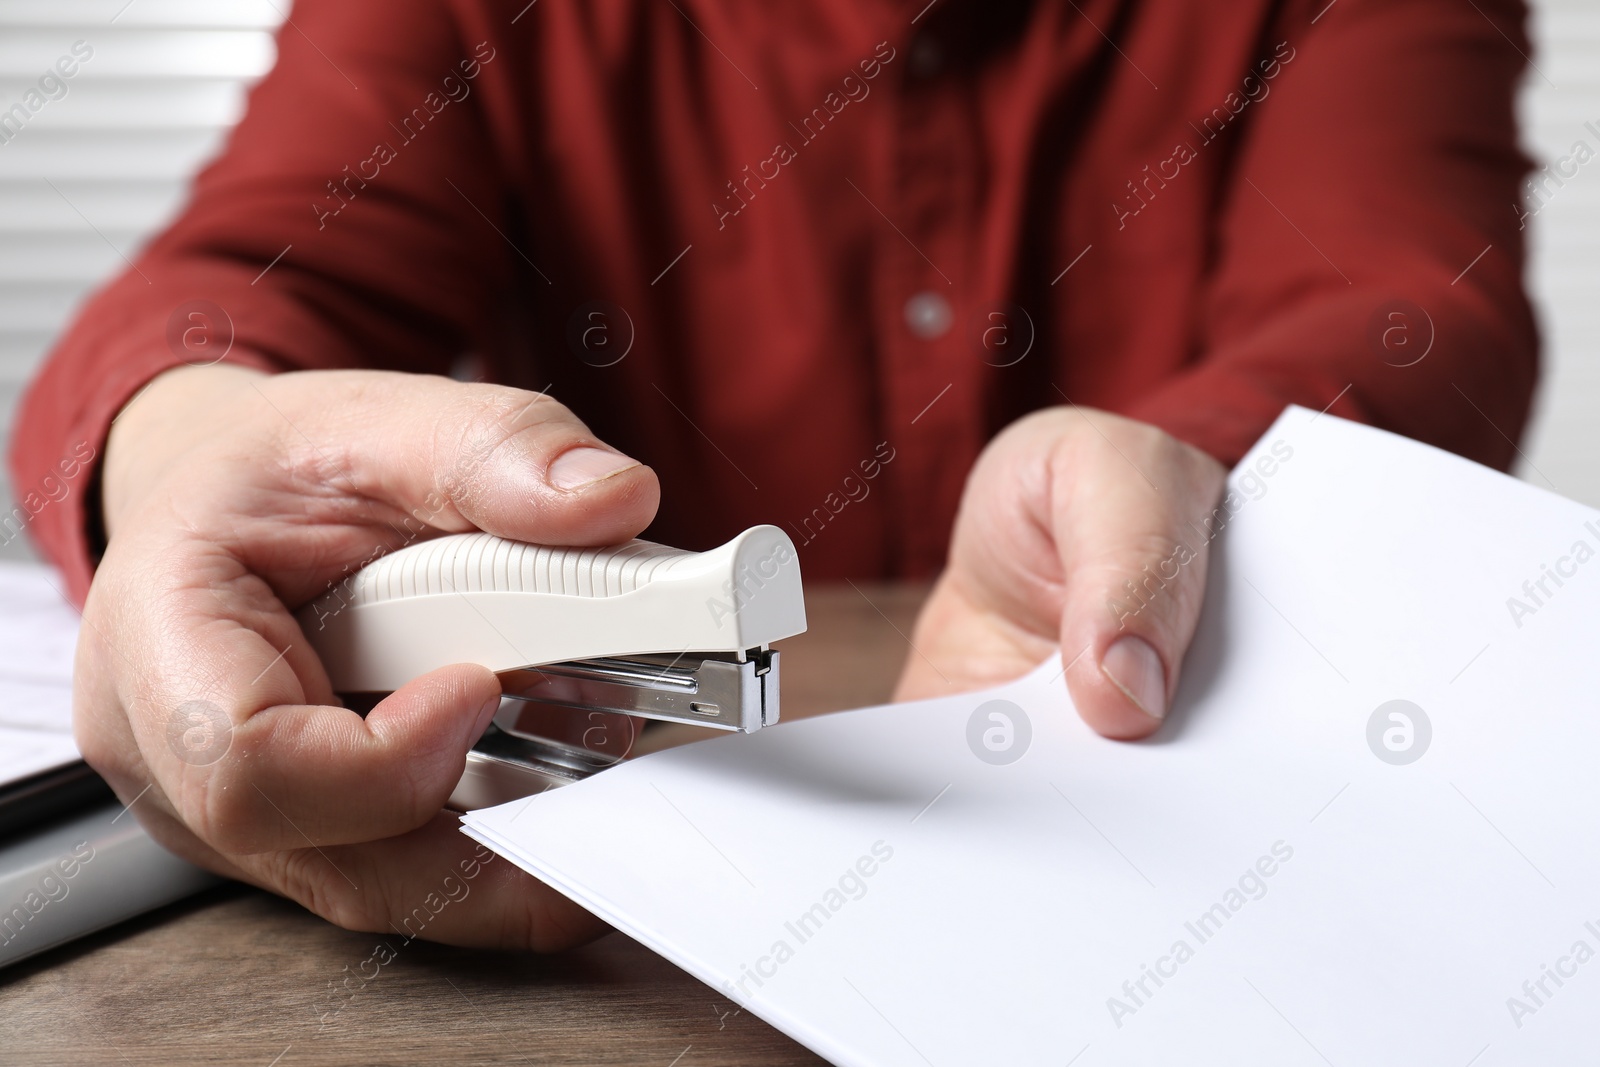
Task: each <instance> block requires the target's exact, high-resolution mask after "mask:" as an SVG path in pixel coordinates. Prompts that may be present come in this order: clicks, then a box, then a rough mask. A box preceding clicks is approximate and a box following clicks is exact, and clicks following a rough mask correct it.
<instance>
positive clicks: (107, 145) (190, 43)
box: [0, 0, 1600, 558]
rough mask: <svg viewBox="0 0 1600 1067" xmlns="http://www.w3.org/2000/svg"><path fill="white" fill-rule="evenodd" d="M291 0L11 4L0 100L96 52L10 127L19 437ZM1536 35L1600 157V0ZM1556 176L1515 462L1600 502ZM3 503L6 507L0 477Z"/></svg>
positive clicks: (0, 174)
mask: <svg viewBox="0 0 1600 1067" xmlns="http://www.w3.org/2000/svg"><path fill="white" fill-rule="evenodd" d="M1462 2H1470V0H1462ZM288 3H289V0H0V112H3V111H4V110H5V109H7V108H9V107H10V106H11V105H12V104H14V103H16V102H17V101H19V100H21V99H22V97H23V94H25V93H26V92H27V91H28V90H29V89H30V88H33V87H36V86H37V85H38V83H39V78H40V75H41V74H43V73H44V72H45V71H46V70H47V69H48V68H51V67H53V66H54V64H55V62H56V60H57V59H58V58H60V57H61V56H63V55H67V54H69V52H70V50H71V47H72V45H73V43H74V42H76V41H84V42H86V43H87V44H88V45H89V46H90V47H92V49H93V55H92V57H91V58H90V59H88V60H87V61H84V62H82V63H81V66H80V69H79V71H78V73H77V74H76V76H74V77H73V78H72V79H70V81H68V82H67V83H66V86H67V92H66V95H64V96H62V97H60V98H59V99H53V100H49V101H48V102H47V103H46V104H45V105H44V106H43V107H42V108H40V109H39V111H38V112H37V113H36V114H33V115H32V116H30V117H29V119H28V121H27V123H26V125H25V126H24V127H23V128H21V129H20V130H16V131H15V132H13V131H12V130H11V129H10V128H9V127H7V126H3V125H0V432H3V433H4V434H5V436H6V438H7V439H9V437H10V431H11V424H12V412H13V409H14V408H15V406H16V402H17V398H18V396H19V394H20V393H21V390H22V387H23V384H24V383H25V382H26V381H27V379H28V377H29V375H30V374H32V372H33V369H34V367H35V366H37V364H38V362H39V361H40V360H41V359H42V358H43V357H44V354H45V352H46V351H47V350H48V349H49V347H50V344H51V341H52V339H53V338H54V336H55V335H56V333H57V332H58V331H59V330H60V329H61V328H62V326H63V325H64V323H65V322H66V320H67V319H68V317H69V316H70V315H71V313H72V310H73V309H74V308H75V307H76V306H77V304H78V303H79V302H80V301H81V300H82V299H83V297H84V296H85V294H86V293H87V292H88V291H89V290H90V289H91V288H93V287H94V286H95V285H96V284H98V283H99V282H100V281H101V280H102V279H104V278H106V277H107V276H108V275H110V274H112V273H114V272H116V271H118V270H120V269H122V268H123V266H124V264H125V262H126V260H127V259H128V258H129V257H131V256H132V255H133V254H134V252H135V251H136V250H137V248H138V247H139V245H140V243H141V242H142V241H144V240H145V239H146V238H147V237H148V236H149V235H150V234H151V233H153V232H154V231H156V230H157V229H159V228H160V227H161V226H162V225H163V223H164V222H165V221H166V220H167V219H168V218H170V217H171V216H172V214H173V213H174V212H175V211H177V209H178V208H179V206H180V204H181V202H182V199H183V195H184V189H185V187H186V184H187V182H188V180H189V178H190V176H191V175H192V174H193V173H194V171H195V170H196V169H197V168H198V167H199V166H200V165H201V164H202V163H203V162H204V161H205V160H206V159H207V158H208V157H209V156H211V155H212V154H213V153H214V152H215V151H216V150H217V149H218V147H219V146H220V144H221V140H222V138H223V137H224V136H225V134H226V132H227V130H228V128H229V127H230V126H231V125H232V124H233V122H235V121H236V120H237V118H238V116H239V114H240V112H241V109H242V108H243V106H244V96H245V92H246V90H247V89H248V87H249V86H250V84H251V83H252V82H254V81H255V80H256V79H257V78H259V77H261V76H262V75H263V74H265V73H266V72H267V70H268V69H269V68H270V67H271V66H272V58H273V47H272V39H271V35H272V32H273V30H274V29H275V28H276V27H277V25H278V23H279V22H280V21H281V20H282V18H283V16H284V14H285V12H286V11H287V8H288ZM1533 36H1534V41H1535V45H1536V51H1535V52H1534V54H1533V56H1532V59H1533V62H1534V64H1535V68H1534V69H1531V70H1530V71H1529V72H1528V77H1527V80H1526V82H1525V85H1524V89H1523V93H1522V97H1521V100H1520V110H1521V114H1522V118H1523V124H1524V143H1525V146H1526V148H1527V151H1528V152H1529V154H1530V155H1532V156H1533V157H1534V159H1535V161H1536V164H1537V165H1539V166H1544V165H1546V164H1554V163H1555V162H1557V161H1558V160H1560V159H1562V158H1563V157H1567V156H1570V155H1572V153H1573V149H1574V145H1575V143H1576V142H1579V141H1582V142H1585V143H1586V144H1587V145H1588V148H1589V150H1590V151H1592V152H1593V153H1595V154H1596V155H1600V133H1597V132H1595V131H1600V5H1595V4H1594V2H1593V0H1542V2H1540V0H1536V2H1535V3H1534V22H1533ZM1585 123H1593V125H1594V130H1590V129H1588V128H1586V127H1585ZM1571 171H1572V167H1571V166H1570V165H1569V166H1568V168H1567V172H1568V174H1569V175H1570V174H1571ZM1536 177H1537V175H1536ZM1559 181H1560V183H1561V184H1559V185H1558V184H1557V181H1556V180H1554V179H1552V180H1547V181H1545V182H1543V183H1542V186H1541V192H1540V194H1539V199H1538V201H1533V200H1530V201H1529V203H1528V205H1527V206H1528V208H1529V209H1530V210H1531V209H1532V208H1534V207H1535V206H1537V207H1538V212H1537V215H1536V216H1534V217H1532V218H1530V220H1529V228H1530V229H1531V231H1532V250H1533V256H1532V263H1531V269H1530V273H1529V284H1530V286H1531V287H1532V290H1533V294H1534V300H1535V303H1536V305H1537V307H1538V310H1539V315H1540V321H1541V325H1542V328H1543V331H1544V340H1545V373H1544V378H1543V381H1542V383H1541V386H1540V390H1539V396H1538V400H1537V402H1536V403H1537V406H1536V411H1535V418H1534V424H1533V429H1532V431H1531V433H1530V434H1529V436H1528V438H1527V439H1526V440H1525V441H1524V442H1523V445H1522V451H1523V453H1524V458H1523V460H1522V461H1521V463H1520V464H1519V465H1518V468H1517V471H1516V473H1517V474H1518V475H1520V476H1521V477H1524V478H1527V479H1529V480H1530V481H1533V482H1536V483H1538V484H1541V485H1545V486H1546V487H1553V488H1555V489H1556V490H1557V491H1559V492H1560V493H1562V494H1563V495H1565V496H1569V497H1572V498H1574V499H1577V500H1580V501H1583V502H1584V503H1586V504H1589V505H1591V506H1597V507H1600V358H1596V357H1597V356H1600V159H1597V160H1596V161H1595V163H1594V164H1592V165H1589V166H1585V167H1582V168H1581V169H1578V171H1577V173H1576V175H1575V176H1570V177H1560V178H1559ZM1506 209H1507V210H1508V211H1509V210H1511V206H1510V205H1507V208H1506ZM0 506H3V508H4V509H5V511H7V512H8V511H9V510H10V508H11V506H12V505H11V494H10V487H9V485H8V484H6V482H5V481H4V475H3V474H0ZM29 554H30V549H29V547H28V545H27V543H26V540H25V539H24V538H17V539H14V540H12V541H10V542H9V543H8V544H5V545H3V546H0V558H25V557H27V556H28V555H29Z"/></svg>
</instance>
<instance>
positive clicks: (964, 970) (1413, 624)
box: [464, 408, 1600, 1067]
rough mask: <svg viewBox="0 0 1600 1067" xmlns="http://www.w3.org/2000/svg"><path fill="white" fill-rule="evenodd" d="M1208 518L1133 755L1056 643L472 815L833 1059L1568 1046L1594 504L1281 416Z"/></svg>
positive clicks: (1597, 685) (633, 929)
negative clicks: (964, 681)
mask: <svg viewBox="0 0 1600 1067" xmlns="http://www.w3.org/2000/svg"><path fill="white" fill-rule="evenodd" d="M1137 476H1138V475H1137V474H1136V473H1135V472H1132V471H1130V477H1137ZM1224 506H1225V509H1226V511H1227V512H1228V513H1229V517H1228V518H1227V520H1226V523H1225V528H1224V529H1223V530H1222V532H1221V533H1220V535H1219V536H1217V537H1216V538H1215V540H1214V541H1213V542H1212V548H1213V555H1212V559H1211V568H1212V569H1211V574H1210V580H1209V585H1208V592H1207V600H1206V606H1205V609H1204V615H1203V618H1202V620H1201V622H1200V626H1199V632H1198V636H1197V637H1196V639H1195V643H1194V646H1193V648H1192V649H1191V651H1190V653H1189V656H1188V659H1187V661H1186V664H1185V667H1184V673H1183V679H1182V684H1181V687H1180V691H1179V693H1178V696H1177V699H1176V701H1175V705H1174V709H1173V711H1172V713H1171V715H1170V716H1169V721H1168V722H1167V723H1166V724H1165V725H1164V726H1163V728H1162V730H1161V732H1160V734H1159V735H1158V736H1157V737H1156V738H1154V739H1153V740H1151V741H1148V742H1144V743H1138V744H1125V743H1117V742H1113V741H1107V740H1104V739H1102V738H1099V737H1097V736H1095V735H1094V734H1093V733H1092V732H1091V731H1089V730H1088V729H1087V728H1086V727H1084V726H1083V725H1082V723H1081V722H1080V721H1079V719H1078V718H1077V716H1076V715H1075V713H1074V712H1073V710H1072V708H1071V706H1070V703H1069V700H1068V697H1067V693H1066V689H1065V685H1064V683H1063V681H1062V679H1061V677H1060V673H1061V668H1060V665H1059V662H1056V661H1053V662H1051V663H1047V664H1045V665H1042V666H1041V667H1040V668H1039V669H1038V670H1037V671H1036V672H1035V673H1033V674H1032V675H1031V676H1029V677H1027V678H1024V679H1022V680H1020V681H1018V682H1015V683H1012V684H1010V685H1008V686H1005V687H1002V688H1000V689H996V690H993V691H989V692H985V693H973V694H964V695H960V696H951V697H945V698H940V699H935V700H929V701H925V702H921V703H917V704H905V705H898V706H890V707H882V708H869V709H865V710H861V711H854V712H846V713H843V714H838V715H830V716H826V717H823V718H819V719H812V720H807V721H802V722H795V723H791V724H787V725H779V726H778V727H776V728H775V729H772V730H763V731H761V732H759V733H757V734H754V735H750V736H730V737H726V738H720V739H717V740H713V741H708V742H705V743H702V744H695V745H690V746H688V747H685V748H679V749H674V750H671V751H667V752H663V753H660V754H657V755H652V756H647V757H643V758H641V759H639V760H637V761H632V762H629V763H624V764H622V765H619V766H617V767H615V768H613V769H610V770H607V771H604V772H602V773H600V774H599V775H597V776H596V777H594V778H592V779H590V780H588V781H585V782H582V783H579V784H577V785H574V786H570V787H567V788H564V789H560V790H554V791H551V792H548V793H544V794H540V795H538V796H535V797H532V798H529V799H527V800H522V801H517V802H514V803H511V804H506V805H503V806H500V807H496V808H491V809H486V810H483V811H479V812H474V813H472V814H470V815H468V816H466V817H465V820H464V828H465V830H466V832H467V833H469V834H470V835H472V836H473V837H475V838H478V839H479V840H481V841H483V842H485V843H486V844H488V845H490V846H491V847H493V848H494V849H495V850H496V851H498V852H500V853H502V854H503V855H505V856H507V857H509V858H510V859H511V860H512V861H513V862H515V863H516V864H518V865H519V866H521V867H523V868H525V869H526V870H528V871H530V872H531V873H533V874H534V875H536V876H538V877H539V878H541V879H543V880H545V881H546V882H549V883H550V884H551V885H553V886H555V887H556V888H557V889H559V890H560V891H561V892H563V893H565V894H566V895H568V896H570V897H572V898H573V899H574V900H576V901H578V902H579V903H581V904H583V905H584V906H585V907H587V908H589V909H590V910H592V911H594V912H595V913H597V914H598V915H600V916H601V917H603V918H604V919H606V920H607V921H609V922H610V923H612V924H613V925H615V926H616V927H618V928H619V929H621V930H623V931H625V932H626V933H628V934H629V935H631V936H632V937H634V938H637V939H638V940H640V941H642V942H644V943H645V944H646V945H648V946H650V947H651V948H653V949H655V950H656V951H658V952H660V953H661V954H662V955H664V956H666V957H667V958H669V959H671V960H673V961H674V962H676V963H677V964H679V965H680V966H682V967H683V968H684V969H686V970H688V971H689V972H690V973H692V974H694V975H696V976H697V977H699V978H700V979H701V980H703V981H704V982H706V983H707V984H708V985H710V986H711V987H712V989H713V990H714V992H713V993H712V994H710V995H711V996H712V997H714V998H716V999H718V1001H719V1003H724V1004H729V1005H730V1006H731V1004H737V1005H740V1006H742V1007H743V1008H744V1009H745V1010H748V1011H751V1012H753V1013H755V1014H757V1015H759V1016H761V1017H762V1018H764V1019H766V1020H768V1021H769V1022H770V1023H772V1024H773V1025H774V1026H776V1027H778V1028H779V1029H781V1030H783V1031H784V1032H786V1033H788V1034H790V1035H791V1036H793V1037H794V1038H795V1039H796V1040H798V1041H800V1042H802V1043H803V1044H805V1045H807V1046H809V1047H810V1048H812V1049H814V1050H815V1051H817V1052H818V1053H819V1054H821V1055H823V1056H825V1057H827V1058H828V1059H830V1060H832V1061H834V1062H835V1063H838V1064H846V1065H866V1064H880V1065H881V1064H893V1065H937V1067H944V1065H947V1064H950V1065H954V1064H1000V1063H1003V1064H1053V1065H1057V1067H1060V1065H1062V1064H1069V1063H1070V1064H1073V1065H1074V1067H1102V1065H1132V1064H1154V1063H1184V1064H1190V1065H1212V1064H1214V1065H1228V1067H1233V1065H1236V1064H1241V1063H1248V1064H1266V1063H1271V1064H1280V1065H1295V1064H1306V1065H1313V1064H1337V1065H1339V1067H1347V1065H1357V1064H1360V1065H1373V1064H1406V1065H1411V1064H1421V1063H1427V1064H1446V1065H1459V1067H1465V1065H1467V1064H1472V1065H1474V1067H1495V1065H1499V1064H1520V1063H1571V1062H1577V1061H1578V1059H1580V1058H1582V1057H1580V1056H1579V1055H1578V1054H1577V1050H1588V1049H1590V1048H1591V1046H1592V1043H1593V1040H1594V1036H1593V1025H1592V1021H1593V1019H1594V1017H1595V1012H1596V1009H1597V1007H1600V834H1597V833H1596V832H1595V822H1596V812H1597V811H1600V774H1597V768H1600V709H1597V707H1596V704H1597V701H1600V697H1597V694H1600V655H1596V653H1595V642H1596V635H1597V634H1600V625H1597V624H1600V512H1595V511H1592V510H1590V509H1588V508H1584V507H1581V506H1579V505H1577V504H1574V503H1571V502H1568V501H1565V500H1563V499H1561V498H1559V497H1557V496H1555V495H1553V494H1551V493H1548V492H1545V491H1542V490H1540V489H1538V488H1535V487H1533V486H1530V485H1526V484H1524V483H1521V482H1518V481H1516V480H1514V479H1512V478H1509V477H1506V476H1504V475H1500V474H1497V473H1495V472H1492V471H1489V470H1487V469H1485V468H1482V467H1479V466H1476V465H1474V464H1472V463H1469V462H1467V461H1465V460H1463V459H1460V458H1457V457H1455V456H1451V455H1448V454H1445V453H1443V452H1439V451H1436V450H1434V449H1431V448H1428V447H1426V446H1423V445H1420V444H1416V443H1414V442H1410V441H1406V440H1403V439H1400V438H1397V437H1394V436H1391V435H1389V434H1386V433H1383V432H1380V431H1377V430H1373V429H1369V428H1363V427H1359V426H1356V425H1353V424H1350V423H1347V422H1343V421H1341V420H1339V419H1337V418H1335V417H1333V416H1329V415H1321V416H1318V415H1316V414H1315V413H1312V412H1309V411H1305V410H1303V409H1299V408H1291V409H1289V410H1288V411H1287V412H1285V414H1284V415H1283V416H1282V418H1280V419H1279V421H1278V422H1277V423H1276V424H1275V425H1274V426H1273V427H1272V429H1271V430H1270V431H1269V432H1268V433H1267V435H1266V436H1265V437H1264V438H1263V439H1262V440H1261V441H1260V442H1259V443H1258V444H1257V445H1256V447H1255V449H1254V450H1253V451H1252V453H1251V454H1250V455H1249V456H1248V457H1246V459H1245V460H1244V461H1243V462H1241V463H1240V464H1239V466H1238V467H1237V468H1236V469H1235V471H1234V472H1233V474H1232V476H1231V478H1230V482H1229V494H1228V496H1227V498H1226V499H1225V501H1224ZM1197 518H1198V517H1197ZM1214 525H1215V524H1214V523H1206V522H1200V523H1198V524H1197V526H1196V529H1195V531H1194V540H1193V541H1192V542H1191V547H1198V543H1199V542H1200V541H1202V540H1204V539H1206V538H1207V537H1208V536H1209V534H1210V533H1211V528H1212V527H1213V526H1214ZM1138 577H1139V576H1133V575H1130V578H1138ZM1151 595H1161V594H1160V593H1159V591H1156V592H1153V593H1152V594H1151Z"/></svg>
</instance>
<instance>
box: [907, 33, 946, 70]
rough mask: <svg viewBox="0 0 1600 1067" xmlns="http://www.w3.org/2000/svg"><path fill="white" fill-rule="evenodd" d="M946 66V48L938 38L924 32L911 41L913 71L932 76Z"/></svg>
mask: <svg viewBox="0 0 1600 1067" xmlns="http://www.w3.org/2000/svg"><path fill="white" fill-rule="evenodd" d="M943 66H944V49H943V48H942V47H941V46H940V44H939V42H938V40H937V39H935V38H933V37H930V36H927V35H926V34H924V35H923V36H921V37H918V38H917V39H916V40H915V41H913V42H912V43H911V73H912V74H914V75H915V76H916V77H918V78H931V77H933V76H934V75H935V74H937V73H939V70H940V68H942V67H943Z"/></svg>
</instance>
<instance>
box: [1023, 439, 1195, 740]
mask: <svg viewBox="0 0 1600 1067" xmlns="http://www.w3.org/2000/svg"><path fill="white" fill-rule="evenodd" d="M1108 429H1112V428H1111V427H1108ZM1079 444H1080V446H1082V445H1084V444H1087V446H1088V447H1089V448H1090V449H1091V450H1092V449H1095V448H1098V447H1102V446H1103V447H1105V448H1109V449H1116V448H1117V447H1118V446H1117V445H1115V444H1113V443H1112V442H1111V441H1110V440H1103V441H1094V440H1091V441H1090V442H1083V441H1081V440H1080V442H1079ZM1101 458H1102V459H1103V460H1104V461H1103V462H1089V463H1076V464H1074V465H1073V466H1074V468H1075V469H1074V471H1073V473H1072V475H1071V485H1070V486H1069V487H1065V488H1064V490H1063V491H1060V492H1057V493H1056V494H1055V502H1054V507H1053V510H1054V511H1055V516H1054V518H1055V523H1054V525H1055V528H1056V531H1057V534H1058V536H1057V542H1056V543H1057V545H1058V546H1059V548H1060V551H1061V552H1062V557H1063V558H1062V564H1063V577H1064V579H1065V581H1064V590H1065V596H1064V598H1063V605H1062V617H1061V650H1062V662H1063V663H1065V664H1067V665H1068V666H1067V672H1066V674H1067V688H1068V691H1069V692H1070V693H1071V695H1072V701H1073V703H1074V704H1075V705H1076V706H1077V709H1078V713H1079V714H1080V715H1081V716H1082V717H1083V719H1084V721H1085V722H1086V723H1088V724H1089V726H1090V727H1092V728H1093V729H1094V730H1095V731H1096V732H1098V733H1100V734H1103V735H1105V736H1107V737H1115V738H1123V739H1133V738H1140V737H1145V736H1147V735H1149V734H1151V733H1154V732H1155V730H1156V729H1157V728H1158V727H1159V726H1160V725H1161V720H1162V719H1163V718H1164V717H1165V715H1166V713H1167V709H1168V707H1169V706H1170V705H1171V702H1172V695H1173V693H1174V692H1175V691H1176V689H1177V685H1178V672H1179V669H1180V668H1181V666H1182V664H1183V657H1184V653H1185V652H1186V651H1187V650H1188V648H1189V643H1190V641H1191V640H1192V639H1193V637H1194V632H1195V626H1196V624H1197V623H1198V621H1199V618H1200V607H1201V603H1202V601H1203V599H1204V596H1205V588H1206V564H1207V561H1208V558H1209V548H1208V545H1209V541H1210V538H1211V536H1213V535H1214V533H1215V532H1216V530H1217V529H1218V528H1219V523H1220V522H1221V521H1222V520H1224V519H1225V518H1226V514H1225V513H1224V514H1223V515H1220V516H1218V515H1215V514H1214V510H1213V509H1215V508H1216V507H1217V501H1218V497H1219V496H1220V494H1221V490H1222V486H1223V483H1224V480H1225V478H1226V472H1225V471H1224V469H1223V467H1222V466H1221V465H1220V464H1219V463H1217V462H1216V460H1214V459H1212V458H1211V457H1210V456H1207V455H1205V454H1204V453H1202V452H1199V451H1197V450H1195V449H1193V448H1190V447H1189V446H1188V445H1185V444H1183V443H1181V442H1179V441H1177V440H1175V439H1173V438H1170V437H1167V436H1166V435H1164V434H1162V435H1143V436H1141V437H1138V438H1135V439H1134V440H1128V441H1124V442H1123V443H1122V445H1121V453H1120V454H1119V455H1118V456H1116V457H1109V456H1108V457H1101ZM1130 463H1131V464H1133V465H1134V466H1136V467H1137V468H1138V475H1137V476H1135V472H1134V471H1131V470H1129V464H1130ZM1152 480H1153V484H1152Z"/></svg>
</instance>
